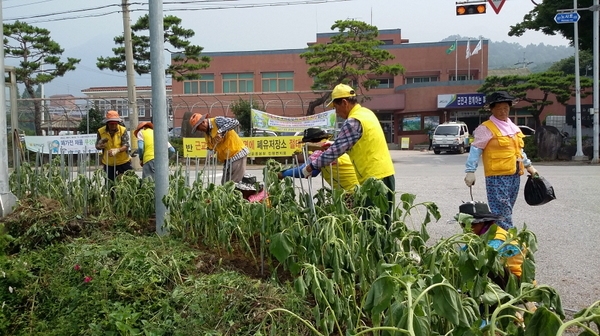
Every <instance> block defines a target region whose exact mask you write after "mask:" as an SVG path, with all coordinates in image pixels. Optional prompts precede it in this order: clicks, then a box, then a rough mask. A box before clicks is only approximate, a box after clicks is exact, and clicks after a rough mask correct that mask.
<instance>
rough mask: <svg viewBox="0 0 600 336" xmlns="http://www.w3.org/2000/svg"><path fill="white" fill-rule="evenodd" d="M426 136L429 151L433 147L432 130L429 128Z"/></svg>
mask: <svg viewBox="0 0 600 336" xmlns="http://www.w3.org/2000/svg"><path fill="white" fill-rule="evenodd" d="M427 135H428V136H429V148H427V150H428V151H430V150H431V147H432V146H433V128H430V129H429V131H427Z"/></svg>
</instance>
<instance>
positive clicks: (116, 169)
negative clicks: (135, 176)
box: [102, 161, 133, 182]
mask: <svg viewBox="0 0 600 336" xmlns="http://www.w3.org/2000/svg"><path fill="white" fill-rule="evenodd" d="M102 169H104V171H105V172H106V175H107V177H108V179H109V180H111V181H112V182H115V178H116V177H117V176H118V175H121V174H123V173H125V172H126V171H128V170H133V167H132V166H131V161H128V162H125V163H123V164H120V165H116V166H107V165H102Z"/></svg>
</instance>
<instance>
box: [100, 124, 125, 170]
mask: <svg viewBox="0 0 600 336" xmlns="http://www.w3.org/2000/svg"><path fill="white" fill-rule="evenodd" d="M117 127H118V130H117V132H115V134H114V135H113V136H111V135H110V133H109V132H108V130H107V129H106V126H102V127H100V128H99V129H98V134H100V138H101V139H108V142H107V143H106V147H105V148H104V150H102V164H104V165H106V166H118V165H122V164H124V163H127V162H129V161H130V160H131V158H130V157H129V153H127V152H126V151H125V152H120V153H117V155H115V156H108V150H109V149H113V148H121V147H122V146H123V144H121V137H122V136H123V133H125V132H127V129H126V128H125V127H124V126H121V125H117Z"/></svg>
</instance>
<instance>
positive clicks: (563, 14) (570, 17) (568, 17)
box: [554, 0, 600, 163]
mask: <svg viewBox="0 0 600 336" xmlns="http://www.w3.org/2000/svg"><path fill="white" fill-rule="evenodd" d="M599 2H600V0H594V4H593V5H592V6H591V7H587V8H577V0H573V8H572V9H559V10H557V12H558V14H556V16H555V17H554V22H556V23H559V24H560V23H574V24H575V26H574V27H575V30H574V34H573V35H574V36H573V44H574V45H575V78H576V84H575V90H576V91H577V96H576V104H577V105H576V109H575V114H576V117H575V118H576V127H577V154H576V155H575V156H574V157H573V159H576V158H577V156H579V155H580V154H583V151H582V149H581V106H580V104H581V102H580V100H579V99H580V98H579V93H580V90H581V88H580V85H579V80H578V79H579V50H578V47H579V46H578V44H579V40H578V38H579V32H578V28H577V21H578V20H579V13H577V12H578V11H580V10H590V11H592V12H593V21H592V30H593V37H594V38H593V40H592V50H593V53H594V80H593V85H594V86H593V87H594V94H593V97H594V108H592V109H590V113H591V114H592V115H593V116H594V135H593V139H594V153H593V157H592V161H591V163H599V162H598V147H599V146H598V145H599V144H598V140H599V139H598V136H599V133H600V127H599V125H598V105H599V103H600V92H599V90H598V89H599V85H598V80H600V76H599V73H600V72H599V71H600V70H599V69H598V66H599V64H598V63H599V62H598V57H599V56H600V55H598V51H599V48H598V27H599V26H600V20H599V17H598V15H599V13H598V10H599V9H600V6H599Z"/></svg>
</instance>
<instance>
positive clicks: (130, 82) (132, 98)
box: [121, 0, 141, 169]
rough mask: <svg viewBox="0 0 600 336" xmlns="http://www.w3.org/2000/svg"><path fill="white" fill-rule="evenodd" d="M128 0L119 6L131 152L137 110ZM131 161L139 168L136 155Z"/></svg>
mask: <svg viewBox="0 0 600 336" xmlns="http://www.w3.org/2000/svg"><path fill="white" fill-rule="evenodd" d="M127 1H128V0H122V2H121V7H122V8H123V37H124V42H125V68H126V71H127V100H128V107H129V140H130V148H131V149H132V151H133V153H136V152H137V148H138V145H137V139H136V138H135V137H134V136H133V131H134V130H135V128H136V127H137V125H138V112H137V97H136V92H135V70H134V68H133V44H132V42H131V24H130V22H129V21H130V18H129V3H128V2H127ZM131 163H132V165H133V168H135V169H139V168H140V167H141V166H140V162H139V158H138V157H137V155H136V156H134V157H132V160H131Z"/></svg>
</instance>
